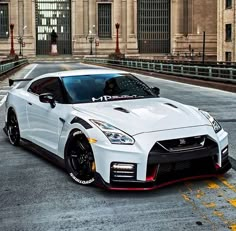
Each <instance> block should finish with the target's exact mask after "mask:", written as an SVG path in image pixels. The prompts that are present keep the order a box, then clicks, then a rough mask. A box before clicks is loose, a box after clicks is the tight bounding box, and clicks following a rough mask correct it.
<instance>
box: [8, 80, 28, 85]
mask: <svg viewBox="0 0 236 231" xmlns="http://www.w3.org/2000/svg"><path fill="white" fill-rule="evenodd" d="M30 80H32V79H9V80H8V82H9V86H12V85H13V84H14V83H15V82H26V81H30Z"/></svg>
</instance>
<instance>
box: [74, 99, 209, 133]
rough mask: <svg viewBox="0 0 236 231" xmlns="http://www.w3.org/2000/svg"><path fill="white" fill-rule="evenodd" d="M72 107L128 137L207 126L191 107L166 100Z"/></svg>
mask: <svg viewBox="0 0 236 231" xmlns="http://www.w3.org/2000/svg"><path fill="white" fill-rule="evenodd" d="M73 108H74V109H75V110H77V111H78V112H79V114H80V115H81V113H82V114H86V115H87V116H86V117H87V118H88V119H95V120H101V121H104V122H107V123H109V124H111V125H113V126H115V127H117V128H119V129H120V130H122V131H124V132H126V133H128V134H130V135H135V134H139V133H144V132H152V131H160V130H169V129H178V128H184V127H192V126H202V125H206V124H208V121H207V120H206V119H204V118H203V116H202V115H201V114H200V113H199V112H198V111H197V110H195V109H194V108H193V107H190V106H187V105H184V104H181V103H178V102H175V101H172V100H169V99H165V98H148V99H147V98H146V99H133V100H122V101H109V102H99V103H86V104H74V105H73Z"/></svg>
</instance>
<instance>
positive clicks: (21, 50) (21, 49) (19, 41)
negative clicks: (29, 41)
mask: <svg viewBox="0 0 236 231" xmlns="http://www.w3.org/2000/svg"><path fill="white" fill-rule="evenodd" d="M26 28H27V26H24V28H23V30H22V35H19V37H18V43H19V44H20V53H19V56H23V37H24V31H25V29H26Z"/></svg>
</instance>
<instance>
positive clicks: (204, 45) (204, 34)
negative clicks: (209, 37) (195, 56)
mask: <svg viewBox="0 0 236 231" xmlns="http://www.w3.org/2000/svg"><path fill="white" fill-rule="evenodd" d="M205 48H206V32H205V31H203V38H202V63H203V64H204V63H205Z"/></svg>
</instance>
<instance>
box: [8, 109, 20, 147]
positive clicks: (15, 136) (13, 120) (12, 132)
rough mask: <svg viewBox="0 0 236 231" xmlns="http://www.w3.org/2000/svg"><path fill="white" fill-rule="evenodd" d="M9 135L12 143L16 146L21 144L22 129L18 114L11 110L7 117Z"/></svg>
mask: <svg viewBox="0 0 236 231" xmlns="http://www.w3.org/2000/svg"><path fill="white" fill-rule="evenodd" d="M7 135H8V139H9V141H10V143H11V144H12V145H14V146H17V145H19V143H20V129H19V124H18V120H17V117H16V113H15V111H14V110H13V109H11V110H10V111H9V113H8V117H7Z"/></svg>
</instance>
